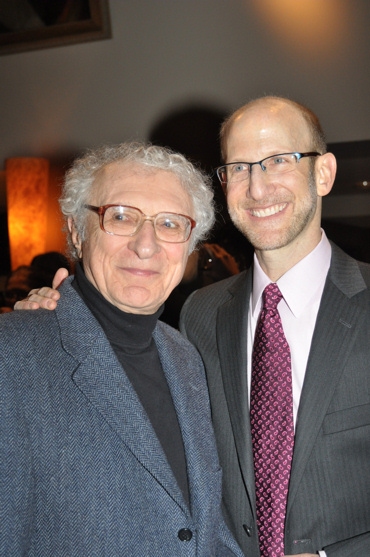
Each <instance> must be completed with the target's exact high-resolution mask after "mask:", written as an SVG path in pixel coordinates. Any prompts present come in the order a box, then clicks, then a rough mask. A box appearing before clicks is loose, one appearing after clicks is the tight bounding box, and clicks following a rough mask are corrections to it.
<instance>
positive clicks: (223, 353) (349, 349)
mask: <svg viewBox="0 0 370 557" xmlns="http://www.w3.org/2000/svg"><path fill="white" fill-rule="evenodd" d="M369 287H370V266H369V265H365V264H362V263H358V262H357V261H355V260H354V259H352V258H350V257H349V256H347V255H346V254H344V253H343V252H342V251H341V250H340V249H339V248H337V247H336V246H333V253H332V261H331V265H330V270H329V273H328V277H327V280H326V285H325V289H324V292H323V296H322V300H321V305H320V309H319V313H318V317H317V322H316V327H315V331H314V335H313V339H312V345H311V351H310V354H309V359H308V364H307V369H306V375H305V380H304V385H303V390H302V394H301V401H300V406H299V411H298V419H297V426H296V434H295V447H294V456H293V463H292V471H291V479H290V487H289V495H288V503H287V518H286V528H285V552H286V554H298V553H305V552H308V553H315V552H316V551H318V550H320V549H325V550H326V552H327V554H328V555H329V556H331V555H333V556H335V557H350V556H355V555H356V556H361V557H365V556H369V555H370V533H369V532H370V292H369ZM251 288H252V272H244V273H241V274H240V275H237V276H235V277H232V278H230V279H227V280H225V281H222V282H220V283H217V284H215V285H212V286H209V287H207V288H205V289H202V290H199V291H198V292H196V293H194V294H193V295H192V296H191V297H190V299H189V300H188V301H187V303H186V305H185V306H184V309H183V313H182V319H181V329H182V331H183V332H184V334H185V335H186V336H187V338H188V339H189V340H190V341H191V342H192V343H193V344H194V345H195V346H196V347H197V349H198V351H199V352H200V354H201V356H202V359H203V362H204V364H205V367H206V373H207V380H208V387H209V392H210V398H211V411H212V418H213V424H214V427H215V432H216V440H217V445H218V451H219V457H220V461H221V466H222V468H223V472H224V487H223V492H224V493H223V494H224V509H225V516H226V518H227V521H228V522H229V525H230V526H231V528H232V530H233V532H234V534H235V536H236V537H237V540H238V541H239V543H240V545H241V546H242V548H243V550H244V552H245V555H247V557H258V555H259V550H258V545H257V533H256V517H255V489H254V474H253V461H252V446H251V433H250V423H249V411H248V403H247V396H248V394H247V373H246V370H247V315H248V306H249V297H250V292H251ZM302 295H304V292H302Z"/></svg>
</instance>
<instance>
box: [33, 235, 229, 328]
mask: <svg viewBox="0 0 370 557" xmlns="http://www.w3.org/2000/svg"><path fill="white" fill-rule="evenodd" d="M237 273H239V267H238V264H237V262H236V261H235V259H234V257H233V256H232V255H231V254H230V253H228V252H227V251H226V250H225V249H224V248H222V247H221V246H219V245H218V244H214V243H208V242H205V243H203V244H202V245H201V246H199V247H198V249H196V250H194V251H193V252H192V253H191V254H190V255H189V258H188V261H187V264H186V267H185V272H184V276H183V278H182V280H181V282H180V284H178V285H177V286H176V287H175V288H174V289H173V290H172V292H171V294H170V295H169V296H168V298H167V300H166V303H165V307H164V310H163V313H162V315H161V321H164V322H165V323H168V325H171V327H175V329H178V327H179V319H180V313H181V309H182V306H183V305H184V303H185V301H186V299H187V298H188V297H189V295H190V294H191V293H192V292H194V290H198V289H199V288H202V287H203V286H208V285H209V284H213V283H214V282H218V281H219V280H222V279H224V278H227V277H231V276H232V275H236V274H237ZM40 284H41V283H40Z"/></svg>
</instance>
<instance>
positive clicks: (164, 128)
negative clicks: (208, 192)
mask: <svg viewBox="0 0 370 557" xmlns="http://www.w3.org/2000/svg"><path fill="white" fill-rule="evenodd" d="M226 116H227V114H226V112H223V111H221V110H217V109H215V108H212V107H209V106H204V105H198V104H192V105H188V106H181V107H179V108H177V109H175V110H173V111H171V112H169V113H167V114H166V115H164V116H163V117H161V118H160V119H159V120H158V121H157V122H156V123H155V124H154V125H153V127H152V129H151V130H150V132H149V136H148V140H149V141H151V142H152V143H154V144H156V145H161V146H163V147H169V148H170V149H172V150H174V151H178V152H179V153H182V154H183V155H185V156H186V157H187V158H188V159H190V160H191V161H192V162H193V163H194V164H195V165H197V166H199V167H200V168H202V170H204V171H205V172H207V174H210V175H211V176H212V181H213V190H214V196H215V202H216V208H217V220H216V224H215V226H214V228H213V230H212V234H211V236H210V238H209V241H210V242H213V243H216V244H218V245H219V246H221V247H222V248H223V249H225V250H226V251H227V252H229V253H230V254H231V255H232V256H233V257H234V258H235V260H236V261H237V263H238V266H239V268H240V269H241V270H242V269H245V268H246V267H248V266H249V265H250V263H251V261H252V257H253V250H252V247H251V245H250V243H249V242H248V241H247V240H246V239H245V238H244V236H243V235H242V234H241V233H240V232H239V231H238V230H236V228H235V227H234V225H233V224H232V222H231V219H230V217H229V214H228V212H227V207H226V200H225V195H224V192H223V191H222V187H221V184H220V183H219V181H218V179H217V176H216V173H215V168H216V167H217V166H219V165H220V164H221V162H220V147H219V131H220V127H221V124H222V122H223V120H224V119H225V117H226Z"/></svg>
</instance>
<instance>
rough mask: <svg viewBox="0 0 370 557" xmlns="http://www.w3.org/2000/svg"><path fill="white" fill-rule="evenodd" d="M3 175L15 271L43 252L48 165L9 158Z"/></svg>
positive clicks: (42, 161) (38, 161)
mask: <svg viewBox="0 0 370 557" xmlns="http://www.w3.org/2000/svg"><path fill="white" fill-rule="evenodd" d="M5 175H6V190H7V209H8V231H9V244H10V259H11V267H12V269H16V268H17V267H19V266H20V265H29V264H30V263H31V261H32V258H33V257H34V256H35V255H38V254H40V253H44V252H45V251H46V250H45V247H46V239H47V207H48V205H47V203H48V183H49V162H48V161H47V160H46V159H40V158H28V157H22V158H11V159H8V160H7V161H6V166H5Z"/></svg>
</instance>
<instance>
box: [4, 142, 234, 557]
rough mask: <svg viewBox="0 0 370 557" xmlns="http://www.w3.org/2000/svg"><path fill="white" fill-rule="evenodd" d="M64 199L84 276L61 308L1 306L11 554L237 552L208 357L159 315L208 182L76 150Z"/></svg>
mask: <svg viewBox="0 0 370 557" xmlns="http://www.w3.org/2000/svg"><path fill="white" fill-rule="evenodd" d="M60 203H61V208H62V212H63V214H64V216H65V219H66V224H67V227H68V240H69V245H70V249H71V254H72V256H73V258H74V259H75V261H76V266H75V276H74V277H73V276H72V277H69V278H68V279H66V280H65V281H64V283H63V285H62V286H61V289H60V294H61V300H60V303H59V305H58V307H57V309H56V310H55V311H54V312H47V311H40V312H12V313H9V314H6V315H2V316H1V317H0V393H1V395H0V396H1V406H0V424H1V425H0V428H1V429H0V451H1V459H0V478H1V483H0V501H1V528H0V554H1V555H4V556H5V555H9V556H12V557H17V556H19V557H20V556H21V555H25V554H27V555H28V556H30V557H32V556H35V557H41V556H42V557H46V556H49V555H50V556H57V555H58V556H60V557H62V556H65V557H82V556H87V555H88V556H89V557H103V556H106V557H119V556H122V555H127V556H130V557H143V556H147V555H150V556H153V557H163V556H166V557H171V556H173V557H180V556H182V555H183V556H187V557H188V556H194V557H210V556H211V555H212V556H220V557H223V556H225V557H226V556H228V557H231V556H236V557H241V556H242V552H241V550H240V549H239V547H238V545H237V543H236V542H235V540H234V539H233V537H232V535H231V533H230V531H229V530H228V528H227V527H226V524H225V523H224V521H223V517H222V512H221V481H222V477H221V470H220V467H219V463H218V457H217V450H216V445H215V439H214V434H213V429H212V425H211V417H210V409H209V398H208V391H207V385H206V380H205V375H204V369H203V366H202V362H201V359H200V357H199V355H198V354H197V352H196V350H195V349H194V347H193V346H191V344H190V343H189V342H188V341H186V340H185V339H184V338H183V337H182V336H181V335H180V333H179V332H178V331H176V330H174V329H172V328H171V327H169V326H168V325H166V324H164V323H161V322H160V321H158V318H159V316H160V314H161V312H162V309H163V304H164V301H165V300H166V298H167V297H168V296H169V294H170V292H171V291H172V290H173V288H174V287H175V286H176V285H177V284H178V283H179V282H180V280H181V278H182V275H183V273H184V270H185V267H186V262H187V259H188V255H189V253H190V252H191V251H192V250H193V249H194V248H195V246H196V244H197V243H198V242H199V241H201V240H202V239H204V238H205V236H206V234H207V233H208V231H209V230H210V228H211V226H212V224H213V222H214V212H213V206H212V191H211V188H210V186H209V182H208V179H207V178H206V177H205V176H204V175H203V174H202V173H201V172H200V171H198V170H196V169H195V168H194V167H193V166H192V165H191V164H190V163H189V162H188V161H187V160H186V159H185V158H184V157H183V156H182V155H178V154H175V153H173V152H171V151H169V150H167V149H163V148H159V147H155V146H151V145H145V144H141V143H125V144H122V145H119V146H113V147H103V148H101V149H98V150H96V151H92V152H88V153H87V154H86V155H85V156H83V157H82V158H81V159H78V160H77V161H75V163H74V164H73V166H72V168H71V169H70V170H69V171H68V173H67V175H66V179H65V183H64V187H63V193H62V198H61V200H60ZM65 272H67V271H65Z"/></svg>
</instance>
